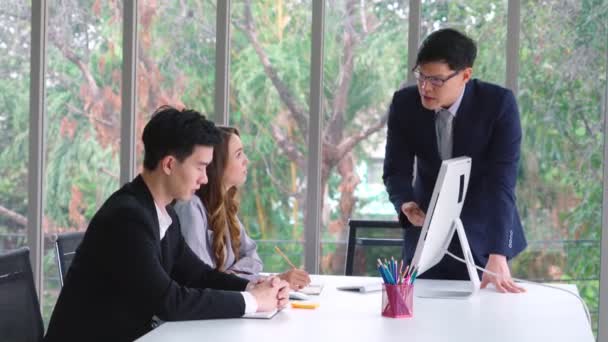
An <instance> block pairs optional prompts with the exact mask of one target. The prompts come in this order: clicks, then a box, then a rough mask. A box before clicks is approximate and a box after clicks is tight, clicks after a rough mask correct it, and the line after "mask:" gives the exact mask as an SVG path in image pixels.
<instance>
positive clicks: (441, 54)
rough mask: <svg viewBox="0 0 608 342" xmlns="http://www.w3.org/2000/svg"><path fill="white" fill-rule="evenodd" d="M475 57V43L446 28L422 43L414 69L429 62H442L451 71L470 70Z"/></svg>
mask: <svg viewBox="0 0 608 342" xmlns="http://www.w3.org/2000/svg"><path fill="white" fill-rule="evenodd" d="M475 57H477V46H476V45H475V42H474V41H473V40H472V39H471V38H469V37H467V36H466V35H465V34H463V33H460V32H458V31H456V30H454V29H451V28H446V29H441V30H438V31H435V32H433V33H431V34H430V35H429V36H428V37H426V39H425V40H424V41H423V42H422V45H421V46H420V49H419V50H418V56H417V57H416V65H415V67H417V66H419V65H421V64H425V63H430V62H443V63H446V64H447V65H448V66H449V67H450V69H452V70H462V69H464V68H472V67H473V63H475Z"/></svg>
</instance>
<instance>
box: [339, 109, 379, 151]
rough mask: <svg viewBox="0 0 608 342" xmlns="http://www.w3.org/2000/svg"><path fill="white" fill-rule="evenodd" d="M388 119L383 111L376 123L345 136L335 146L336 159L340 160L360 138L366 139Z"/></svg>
mask: <svg viewBox="0 0 608 342" xmlns="http://www.w3.org/2000/svg"><path fill="white" fill-rule="evenodd" d="M386 121H388V113H385V114H384V115H383V116H382V117H381V118H380V119H379V120H378V121H377V122H376V123H374V124H372V125H371V126H369V127H367V128H365V129H362V130H361V131H360V132H359V133H356V134H353V135H351V136H349V137H347V138H345V139H344V140H343V141H342V142H340V144H339V145H338V146H337V150H338V151H337V160H341V159H342V158H344V156H345V155H346V154H347V153H348V152H350V151H351V150H352V149H353V148H354V147H355V146H356V145H357V144H358V143H359V142H360V141H361V140H365V139H367V137H369V136H370V135H372V134H374V133H376V132H377V131H379V130H380V129H381V128H382V127H384V125H386Z"/></svg>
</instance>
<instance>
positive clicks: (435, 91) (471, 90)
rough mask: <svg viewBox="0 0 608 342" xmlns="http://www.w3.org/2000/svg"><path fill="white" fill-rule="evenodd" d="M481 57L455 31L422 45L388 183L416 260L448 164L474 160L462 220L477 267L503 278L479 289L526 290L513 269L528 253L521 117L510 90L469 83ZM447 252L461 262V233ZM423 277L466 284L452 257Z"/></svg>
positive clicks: (397, 126) (395, 123)
mask: <svg viewBox="0 0 608 342" xmlns="http://www.w3.org/2000/svg"><path fill="white" fill-rule="evenodd" d="M476 55H477V47H476V46H475V42H473V40H471V39H470V38H469V37H467V36H466V35H464V34H462V33H460V32H458V31H456V30H453V29H442V30H439V31H436V32H433V33H432V34H431V35H429V36H428V37H427V38H426V39H425V40H424V41H423V42H422V45H421V47H420V49H419V50H418V56H417V58H416V65H415V66H414V69H413V72H414V75H415V76H416V80H417V85H416V86H411V87H406V88H403V89H401V90H399V91H397V92H396V93H395V95H394V96H393V101H392V103H391V107H390V112H389V119H388V136H387V141H386V155H385V160H384V175H383V179H384V184H385V185H386V189H387V191H388V194H389V198H390V200H391V202H392V203H393V205H394V206H395V209H396V210H397V212H398V213H399V220H400V222H402V224H404V225H405V226H406V227H407V229H406V230H405V246H404V247H405V248H404V254H405V255H404V257H405V259H406V260H411V258H412V257H413V255H414V251H415V249H416V243H417V242H418V238H419V236H420V229H419V227H420V226H422V225H423V223H424V218H425V212H426V210H427V209H428V206H429V202H430V200H431V195H432V193H433V188H434V185H435V181H436V179H437V175H438V173H439V168H440V166H441V162H442V160H444V159H450V158H455V157H460V156H469V157H471V158H472V168H471V176H470V181H469V187H468V190H467V194H466V198H465V203H464V206H463V209H462V213H461V219H462V222H463V225H464V228H465V231H466V235H467V239H468V241H469V243H470V246H471V251H472V254H473V258H474V259H475V263H476V264H477V265H480V266H483V267H485V268H486V269H488V270H489V271H492V272H494V273H496V274H497V276H493V275H488V274H487V273H484V274H483V276H482V282H481V287H482V288H483V287H485V286H487V285H488V284H489V283H493V284H494V285H495V287H496V289H497V290H498V291H500V292H522V291H524V289H523V288H522V287H520V286H518V285H517V284H515V283H514V282H513V279H512V278H511V272H510V270H509V265H508V263H507V260H508V259H510V258H513V257H514V256H516V255H517V254H518V253H520V252H521V251H522V250H523V249H524V248H525V247H526V239H525V237H524V232H523V229H522V225H521V221H520V218H519V214H518V212H517V207H516V206H515V182H516V179H517V163H518V161H519V154H520V145H521V136H522V134H521V125H520V121H519V111H518V109H517V103H516V102H515V97H514V96H513V93H512V92H511V91H510V90H508V89H505V88H502V87H500V86H497V85H494V84H490V83H486V82H482V81H479V80H476V79H472V78H471V76H472V73H473V63H474V61H475V57H476ZM414 159H416V177H415V181H414V184H412V182H413V179H414V177H413V175H414V173H413V172H414ZM449 250H450V251H451V252H452V253H454V254H457V255H460V256H462V249H461V247H460V242H459V241H458V237H457V235H455V236H454V239H453V240H452V242H451V244H450V247H449ZM423 276H424V277H429V278H438V279H468V273H467V269H466V266H465V265H464V264H462V263H460V262H459V261H456V260H454V259H452V258H451V257H449V256H445V257H444V258H443V259H442V260H441V261H440V262H439V264H437V265H436V266H435V267H433V268H431V269H429V270H428V271H427V272H425V273H424V274H423Z"/></svg>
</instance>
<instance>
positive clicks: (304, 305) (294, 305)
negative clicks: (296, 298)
mask: <svg viewBox="0 0 608 342" xmlns="http://www.w3.org/2000/svg"><path fill="white" fill-rule="evenodd" d="M291 307H292V308H294V309H311V310H312V309H316V308H318V307H319V303H313V302H291Z"/></svg>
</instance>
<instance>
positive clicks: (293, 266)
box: [274, 246, 297, 268]
mask: <svg viewBox="0 0 608 342" xmlns="http://www.w3.org/2000/svg"><path fill="white" fill-rule="evenodd" d="M274 250H275V251H276V252H277V253H279V255H280V256H282V257H283V259H285V261H287V263H288V264H289V266H291V267H292V268H297V267H296V266H295V265H294V264H293V263H292V262H291V260H289V258H288V257H287V255H285V253H283V251H282V250H281V249H280V248H279V246H274Z"/></svg>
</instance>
